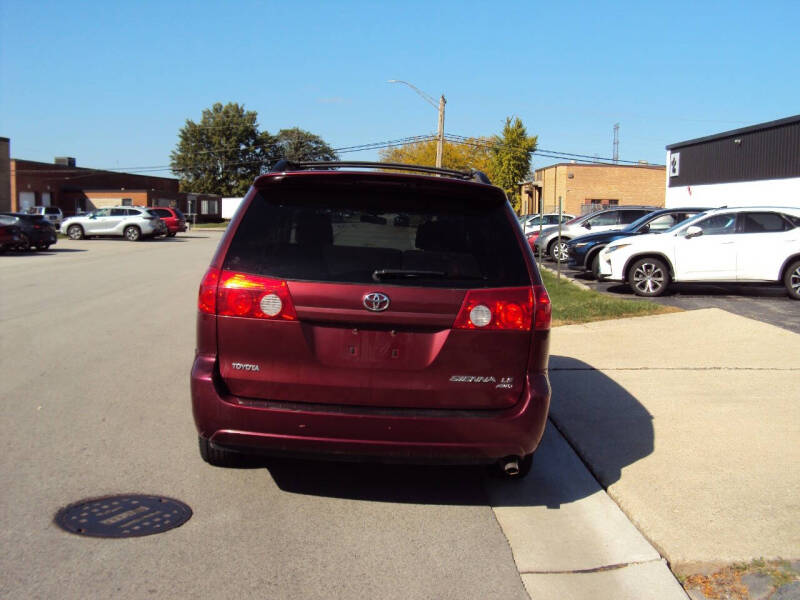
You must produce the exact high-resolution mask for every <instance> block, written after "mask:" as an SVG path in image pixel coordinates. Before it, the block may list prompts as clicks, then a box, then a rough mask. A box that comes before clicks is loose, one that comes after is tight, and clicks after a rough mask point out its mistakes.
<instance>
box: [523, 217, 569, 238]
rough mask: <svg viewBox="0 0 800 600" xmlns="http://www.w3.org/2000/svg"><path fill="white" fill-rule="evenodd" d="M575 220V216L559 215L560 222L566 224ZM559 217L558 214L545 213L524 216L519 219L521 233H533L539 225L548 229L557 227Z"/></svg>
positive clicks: (537, 229)
mask: <svg viewBox="0 0 800 600" xmlns="http://www.w3.org/2000/svg"><path fill="white" fill-rule="evenodd" d="M574 218H575V215H568V214H564V213H562V214H561V222H562V223H566V222H567V221H570V220H572V219H574ZM558 221H559V216H558V213H545V214H543V215H539V214H538V213H537V214H534V215H524V216H522V217H520V221H519V224H520V227H522V231H523V232H524V233H525V234H526V235H527V234H529V233H532V232H533V231H536V232H538V231H539V225H541V226H542V227H549V226H550V225H558Z"/></svg>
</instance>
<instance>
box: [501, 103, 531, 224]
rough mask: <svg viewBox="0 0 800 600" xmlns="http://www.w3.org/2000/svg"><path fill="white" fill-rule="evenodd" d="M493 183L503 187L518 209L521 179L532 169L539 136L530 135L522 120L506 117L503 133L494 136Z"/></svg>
mask: <svg viewBox="0 0 800 600" xmlns="http://www.w3.org/2000/svg"><path fill="white" fill-rule="evenodd" d="M492 142H493V143H492V173H493V175H494V177H493V179H492V182H493V183H494V184H495V185H497V186H499V187H501V188H503V189H504V190H505V191H506V194H507V195H508V199H509V200H510V201H511V204H512V206H513V207H514V209H515V210H516V209H518V208H519V203H520V197H519V182H520V181H522V179H523V178H524V177H525V176H526V175H527V174H528V172H529V171H530V169H531V155H532V154H533V152H534V150H536V145H537V136H535V135H534V136H530V137H529V136H528V132H527V130H526V129H525V126H524V125H523V124H522V121H521V120H520V119H519V118H518V117H515V118H514V120H513V121H512V119H511V117H507V118H506V124H505V127H503V133H502V135H500V136H498V135H495V136H493V137H492Z"/></svg>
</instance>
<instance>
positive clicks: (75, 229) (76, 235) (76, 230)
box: [67, 225, 83, 240]
mask: <svg viewBox="0 0 800 600" xmlns="http://www.w3.org/2000/svg"><path fill="white" fill-rule="evenodd" d="M67 237H68V238H69V239H71V240H80V239H83V227H81V226H80V225H70V226H69V227H67Z"/></svg>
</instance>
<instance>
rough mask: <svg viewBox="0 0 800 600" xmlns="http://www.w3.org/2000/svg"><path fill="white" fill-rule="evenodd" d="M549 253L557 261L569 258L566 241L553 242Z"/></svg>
mask: <svg viewBox="0 0 800 600" xmlns="http://www.w3.org/2000/svg"><path fill="white" fill-rule="evenodd" d="M551 255H552V257H553V260H556V261H558V262H564V261H565V260H567V258H569V253H568V252H567V243H566V242H561V243H560V244H559V243H558V242H557V241H556V242H553V249H552V251H551Z"/></svg>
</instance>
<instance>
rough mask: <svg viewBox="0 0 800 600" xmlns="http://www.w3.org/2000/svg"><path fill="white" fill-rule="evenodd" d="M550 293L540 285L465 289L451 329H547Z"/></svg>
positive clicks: (548, 326) (548, 325) (548, 327)
mask: <svg viewBox="0 0 800 600" xmlns="http://www.w3.org/2000/svg"><path fill="white" fill-rule="evenodd" d="M550 310H551V307H550V297H549V296H548V295H547V290H545V288H544V286H542V285H535V286H533V287H532V288H528V287H525V288H497V289H488V290H469V291H468V292H467V294H466V296H465V297H464V302H463V303H462V304H461V310H460V311H459V312H458V316H457V317H456V320H455V321H454V322H453V329H486V330H506V331H530V329H531V326H533V328H534V329H535V330H537V331H543V330H548V329H550Z"/></svg>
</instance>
